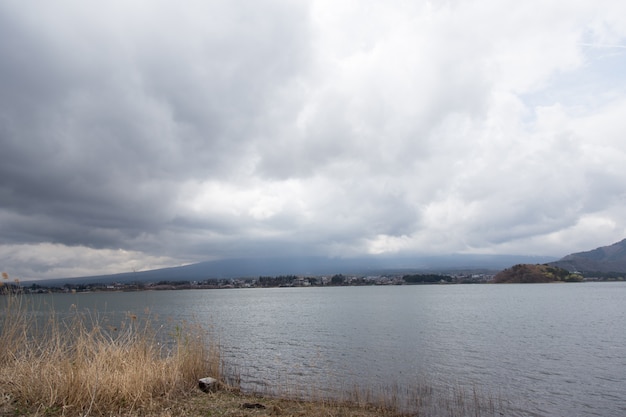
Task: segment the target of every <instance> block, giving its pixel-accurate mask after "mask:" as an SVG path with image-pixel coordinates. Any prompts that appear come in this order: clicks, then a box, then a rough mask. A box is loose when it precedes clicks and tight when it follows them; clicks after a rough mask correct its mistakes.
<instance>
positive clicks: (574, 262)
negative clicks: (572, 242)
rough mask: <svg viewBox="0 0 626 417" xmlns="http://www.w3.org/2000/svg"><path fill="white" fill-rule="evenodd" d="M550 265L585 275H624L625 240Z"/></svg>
mask: <svg viewBox="0 0 626 417" xmlns="http://www.w3.org/2000/svg"><path fill="white" fill-rule="evenodd" d="M549 264H550V265H553V266H558V267H560V268H564V269H567V270H568V271H578V272H582V273H584V274H585V275H589V274H594V273H621V274H623V273H626V239H624V240H622V241H620V242H617V243H614V244H612V245H609V246H602V247H599V248H596V249H593V250H590V251H587V252H578V253H573V254H571V255H567V256H566V257H564V258H562V259H560V260H558V261H556V262H550V263H549Z"/></svg>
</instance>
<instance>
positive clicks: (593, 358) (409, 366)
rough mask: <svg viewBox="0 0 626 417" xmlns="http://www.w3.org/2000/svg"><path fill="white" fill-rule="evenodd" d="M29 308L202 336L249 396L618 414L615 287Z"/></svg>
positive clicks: (623, 400)
mask: <svg viewBox="0 0 626 417" xmlns="http://www.w3.org/2000/svg"><path fill="white" fill-rule="evenodd" d="M34 297H39V299H40V300H45V301H46V303H47V304H51V305H54V308H55V310H56V311H57V312H63V311H69V309H70V306H71V305H72V304H74V305H75V306H77V307H78V309H79V310H84V309H88V310H90V311H93V310H97V311H98V312H99V313H100V314H113V313H116V312H134V313H143V312H144V311H146V310H149V311H150V314H151V315H152V316H153V317H155V318H156V317H158V318H159V320H166V319H168V320H169V319H171V320H170V321H172V320H173V322H176V321H180V320H187V321H196V322H200V323H203V324H204V325H206V326H207V328H210V329H211V332H212V334H214V335H216V337H219V341H220V344H221V347H222V352H223V356H224V358H225V360H226V362H227V363H228V364H229V365H230V366H231V367H232V368H234V369H236V370H237V372H238V373H239V374H240V376H241V385H242V388H243V389H246V390H256V391H265V392H271V391H272V388H273V387H284V386H286V385H288V386H291V387H295V388H294V389H299V388H304V387H317V388H316V389H319V390H320V392H324V391H325V390H329V391H332V392H337V391H338V390H341V389H351V388H353V387H354V386H355V384H358V385H360V386H374V387H375V386H391V385H394V384H398V385H399V386H409V385H411V384H413V385H415V384H420V383H421V384H428V385H429V386H431V387H432V389H433V390H434V391H435V392H436V391H438V390H439V391H441V390H447V389H449V388H450V387H455V388H457V389H461V390H468V392H473V391H476V390H477V391H478V392H479V393H480V394H481V395H486V396H493V397H495V398H500V399H503V400H504V401H505V402H506V403H507V404H506V406H507V408H508V409H509V411H507V413H510V414H511V415H519V416H604V417H606V416H624V415H626V331H625V330H626V329H625V327H626V283H623V282H613V283H579V284H521V285H518V284H502V285H424V286H377V287H332V288H323V287H322V288H319V287H316V288H271V289H232V290H228V289H223V290H189V291H144V292H127V293H84V294H53V295H42V296H34ZM40 304H41V303H40ZM507 415H509V414H507Z"/></svg>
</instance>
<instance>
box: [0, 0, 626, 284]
mask: <svg viewBox="0 0 626 417" xmlns="http://www.w3.org/2000/svg"><path fill="white" fill-rule="evenodd" d="M625 139H626V2H623V1H621V0H594V1H565V0H554V1H550V2H545V1H539V0H529V1H523V2H521V1H517V0H516V1H512V0H464V1H456V0H448V1H445V0H442V1H421V0H414V1H402V0H397V1H396V0H390V1H385V2H381V1H367V0H360V1H356V0H345V1H344V0H333V1H330V0H302V1H293V0H289V1H287V0H285V1H283V0H253V1H252V0H198V1H196V0H181V1H177V2H171V1H163V0H150V1H148V0H145V1H141V0H111V1H106V2H85V1H82V0H57V1H54V2H40V1H34V0H0V269H1V270H2V271H6V272H7V273H8V274H9V275H10V276H11V277H13V278H20V279H37V278H56V277H72V276H85V275H96V274H108V273H116V272H130V271H140V270H147V269H155V268H161V267H166V266H176V265H184V264H188V263H193V262H198V261H206V260H213V259H223V258H243V257H259V256H296V255H321V256H329V257H356V256H363V255H380V256H394V255H409V256H412V255H417V254H429V255H432V254H451V253H464V254H517V255H547V256H555V257H561V256H565V255H567V254H569V253H572V252H578V251H584V250H590V249H593V248H596V247H598V246H604V245H608V244H611V243H614V242H616V241H619V240H621V239H623V238H624V237H626V140H625Z"/></svg>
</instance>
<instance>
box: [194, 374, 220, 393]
mask: <svg viewBox="0 0 626 417" xmlns="http://www.w3.org/2000/svg"><path fill="white" fill-rule="evenodd" d="M218 382H219V381H218V380H217V379H215V378H211V377H210V376H207V377H206V378H200V379H199V380H198V387H199V388H200V389H201V390H202V391H204V392H214V391H217V385H218Z"/></svg>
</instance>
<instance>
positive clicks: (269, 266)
mask: <svg viewBox="0 0 626 417" xmlns="http://www.w3.org/2000/svg"><path fill="white" fill-rule="evenodd" d="M553 260H554V258H550V257H537V256H534V257H532V256H515V255H440V256H414V257H384V256H369V257H360V258H327V257H319V256H318V257H315V256H309V257H291V258H280V257H273V258H246V259H222V260H217V261H208V262H200V263H195V264H191V265H185V266H178V267H172V268H163V269H155V270H151V271H141V272H126V273H121V274H113V275H98V276H89V277H79V278H59V279H54V280H45V281H37V282H38V283H40V284H41V285H50V286H52V285H63V284H64V283H75V284H78V283H81V284H89V283H92V284H93V283H103V284H106V283H111V282H120V283H129V282H159V281H201V280H207V279H222V278H258V277H259V276H280V275H300V276H307V275H308V276H314V275H333V274H354V275H380V274H386V273H389V274H392V273H397V274H403V273H415V272H454V271H478V270H480V271H494V272H495V271H498V270H501V269H503V268H506V267H509V266H510V265H513V264H516V263H545V262H549V261H553Z"/></svg>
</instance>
